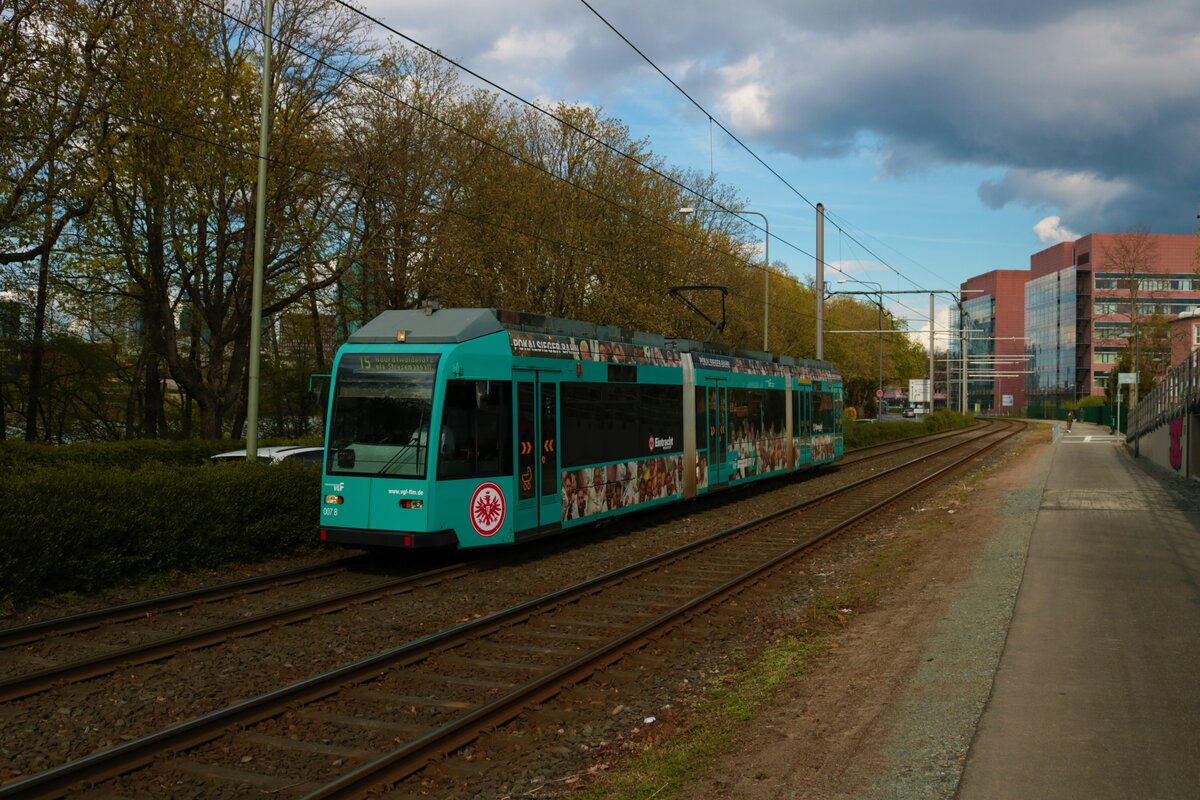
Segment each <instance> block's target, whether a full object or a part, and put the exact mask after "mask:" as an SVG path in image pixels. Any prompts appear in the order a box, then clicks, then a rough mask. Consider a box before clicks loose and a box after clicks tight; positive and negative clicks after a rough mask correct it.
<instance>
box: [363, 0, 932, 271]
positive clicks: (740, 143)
mask: <svg viewBox="0 0 1200 800" xmlns="http://www.w3.org/2000/svg"><path fill="white" fill-rule="evenodd" d="M339 2H340V0H339ZM579 2H581V3H582V4H583V5H584V6H585V7H587V9H588V10H589V11H591V12H592V13H593V14H595V15H596V17H597V19H599V20H600V21H601V22H603V23H604V24H605V25H606V26H608V28H609V30H611V31H612V32H613V33H615V34H616V35H617V36H618V37H620V39H621V41H623V42H625V44H627V45H629V47H630V48H632V49H633V51H634V52H635V53H637V54H638V55H639V56H641V57H642V59H643V60H644V61H645V62H646V63H647V64H649V65H650V66H651V67H652V68H653V69H654V71H655V72H657V73H658V74H659V75H661V76H662V77H663V78H664V79H665V80H666V81H667V82H668V83H670V84H671V85H672V86H673V87H675V89H676V90H677V91H678V92H679V93H680V94H682V95H683V96H684V97H686V98H687V99H688V100H689V101H690V102H691V103H692V105H694V106H695V107H696V108H697V109H699V110H700V112H701V113H702V114H704V115H705V116H706V117H708V121H709V124H710V125H712V124H715V125H716V126H717V127H718V128H720V129H721V130H722V131H723V132H724V133H725V135H726V136H728V137H729V138H730V139H732V140H733V141H734V142H736V143H737V144H738V146H739V147H741V148H742V149H743V150H745V151H746V152H747V153H748V154H749V155H750V156H751V157H752V158H753V159H754V160H755V161H757V162H758V163H759V164H761V165H762V166H763V167H764V168H765V169H766V170H767V171H768V172H770V173H771V174H772V175H773V176H775V177H776V178H777V179H778V180H779V182H780V183H782V184H783V185H784V186H786V187H787V188H788V189H790V190H791V191H792V193H793V194H795V195H796V196H797V197H799V198H800V199H801V200H803V201H804V202H805V203H807V204H808V205H809V206H811V207H812V208H813V209H814V210H815V209H816V205H815V204H814V203H813V202H812V201H811V200H809V199H808V198H807V197H805V195H804V193H803V192H801V191H800V190H799V189H797V188H796V187H795V186H793V185H792V184H791V183H790V182H789V181H788V180H787V179H786V178H784V177H783V176H782V175H780V174H779V172H778V171H776V170H775V168H774V167H772V166H771V165H770V164H768V163H767V162H766V161H764V160H763V159H762V158H761V157H760V156H759V155H758V154H757V153H755V152H754V151H753V150H752V149H751V148H750V147H749V146H748V145H747V144H746V143H745V142H743V141H742V140H741V139H739V138H738V137H737V135H736V134H734V133H733V132H732V131H731V130H729V129H728V128H727V127H725V125H724V124H723V123H722V122H721V121H720V120H719V119H716V118H715V117H713V115H712V112H710V111H709V110H708V109H706V108H705V107H704V106H703V105H701V104H700V103H699V102H698V101H697V100H696V99H695V98H694V97H692V96H691V95H690V94H688V93H687V91H685V90H684V88H683V87H682V86H680V85H679V84H678V83H676V82H675V80H674V79H673V78H671V76H670V75H668V74H667V73H666V72H664V71H663V70H662V68H660V67H659V66H658V64H656V63H654V61H653V60H652V59H651V58H650V57H649V56H647V55H646V54H645V53H643V52H642V51H641V49H640V48H638V46H637V45H635V44H634V43H633V42H631V41H630V40H629V37H627V36H626V35H625V34H623V33H621V31H619V30H618V29H617V28H616V26H615V25H613V24H612V23H611V22H609V21H608V20H607V19H605V17H604V15H602V14H601V13H600V12H599V11H597V10H596V9H595V8H593V7H592V5H591V4H589V3H588V2H587V0H579ZM826 218H827V219H828V215H827V216H826ZM830 221H831V222H833V225H834V227H835V228H837V229H838V230H839V231H841V232H843V233H845V235H846V236H847V237H848V238H850V239H851V240H852V241H855V242H858V240H857V239H855V238H854V236H853V235H851V234H850V232H849V231H846V230H844V229H843V228H842V227H841V226H840V225H838V223H837V222H834V221H833V220H830ZM858 244H859V246H860V247H862V248H863V249H864V250H866V251H867V252H868V253H871V254H872V255H873V256H874V257H875V259H876V260H877V261H878V262H879V263H880V264H883V265H884V266H885V267H887V268H888V269H890V270H891V271H892V272H895V273H896V275H898V276H899V277H901V278H903V279H904V280H906V281H908V282H909V283H910V284H912V285H913V286H914V287H916V288H921V287H919V286H917V283H916V282H915V281H913V280H912V279H911V278H909V277H908V276H907V275H905V274H903V273H902V272H900V271H899V270H898V269H896V268H895V267H893V266H892V265H891V264H889V263H888V262H887V261H886V260H884V259H883V258H882V257H880V256H878V255H876V254H875V253H874V252H873V251H872V250H871V249H870V248H869V247H867V246H866V245H864V244H863V243H862V242H858ZM893 249H894V248H893ZM897 252H899V251H897Z"/></svg>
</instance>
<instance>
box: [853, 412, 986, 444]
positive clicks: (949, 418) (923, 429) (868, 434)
mask: <svg viewBox="0 0 1200 800" xmlns="http://www.w3.org/2000/svg"><path fill="white" fill-rule="evenodd" d="M974 422H975V416H974V415H973V414H959V413H958V412H956V411H946V410H942V411H935V412H933V413H932V414H926V415H924V417H923V418H921V419H918V420H914V421H912V422H908V421H907V420H905V421H900V422H872V423H870V424H865V425H857V424H849V425H846V426H845V440H846V449H847V450H849V449H851V448H854V447H869V446H871V445H873V444H883V443H884V442H894V441H896V440H898V439H907V438H909V437H912V436H922V435H924V434H926V433H937V432H939V431H948V430H951V429H953V428H965V427H966V426H968V425H971V424H973V423H974Z"/></svg>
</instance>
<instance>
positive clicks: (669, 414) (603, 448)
mask: <svg viewBox="0 0 1200 800" xmlns="http://www.w3.org/2000/svg"><path fill="white" fill-rule="evenodd" d="M682 392H683V389H682V387H680V386H664V385H655V384H646V385H641V386H639V385H637V384H622V383H564V384H562V414H561V418H560V425H561V427H562V447H561V450H562V465H563V467H564V468H570V467H579V466H584V465H587V464H603V463H606V462H613V461H623V460H627V459H633V458H642V457H644V456H648V455H651V454H655V453H657V454H662V453H666V452H678V451H680V450H682V449H683V410H682V404H683V394H682ZM651 437H653V438H654V439H657V440H660V441H664V442H666V441H669V442H670V444H669V445H667V444H664V445H663V446H662V448H661V449H651V448H650V447H649V441H650V439H651Z"/></svg>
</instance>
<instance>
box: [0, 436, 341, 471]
mask: <svg viewBox="0 0 1200 800" xmlns="http://www.w3.org/2000/svg"><path fill="white" fill-rule="evenodd" d="M301 443H302V442H282V441H261V442H260V444H263V445H268V444H301ZM303 444H321V440H320V438H319V437H314V438H313V439H312V441H309V442H303ZM245 447H246V443H245V442H231V441H228V440H219V439H218V440H214V439H185V440H182V441H175V440H171V439H134V440H130V441H120V442H80V443H78V444H68V445H54V444H43V443H40V442H25V441H13V440H5V441H0V473H11V472H27V471H30V470H35V469H40V468H42V467H63V466H67V465H71V464H86V465H88V466H90V467H93V468H99V469H107V468H120V469H138V468H139V467H142V466H144V465H146V464H165V465H174V466H195V465H198V464H204V463H206V462H207V461H208V457H209V456H212V455H216V454H217V453H224V452H226V451H228V450H238V449H244V448H245Z"/></svg>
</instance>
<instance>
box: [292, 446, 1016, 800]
mask: <svg viewBox="0 0 1200 800" xmlns="http://www.w3.org/2000/svg"><path fill="white" fill-rule="evenodd" d="M1020 429H1021V426H1014V429H1013V430H1012V431H1010V432H1008V433H1006V434H1005V435H1004V436H1002V437H1000V438H997V439H996V441H994V442H992V443H990V444H988V445H986V446H985V447H984V448H983V449H981V450H978V451H975V452H972V453H969V454H968V455H966V456H965V457H963V458H961V459H959V460H958V461H955V462H953V463H951V464H949V465H947V466H945V467H942V468H941V469H939V470H937V471H936V472H933V473H931V474H930V475H927V476H926V477H924V478H922V479H921V480H919V481H917V482H916V483H913V484H911V485H909V486H905V487H903V488H901V489H900V490H899V491H897V492H893V493H892V494H890V495H888V496H887V497H885V498H884V499H883V500H880V501H878V502H876V503H875V504H873V505H871V506H869V507H867V508H866V509H864V510H862V511H859V512H857V513H856V514H854V515H852V516H850V517H848V518H846V519H844V520H841V521H839V522H836V523H834V524H833V525H831V526H829V527H828V528H825V529H824V530H821V531H818V532H817V533H814V534H812V535H810V536H808V537H806V538H805V539H804V540H803V541H802V542H799V543H797V544H796V545H794V546H793V547H791V548H789V549H788V550H786V551H785V552H783V553H781V554H779V555H777V556H774V557H772V558H770V559H768V560H767V561H764V562H763V563H761V564H759V565H757V566H755V567H752V568H751V569H749V570H747V571H745V572H743V573H742V574H741V575H738V576H737V577H734V578H732V579H730V580H728V581H726V582H725V583H723V584H721V585H719V586H717V587H715V588H713V589H710V590H709V591H707V592H705V593H704V594H702V595H699V596H697V597H695V598H693V599H692V600H689V601H687V602H686V603H684V604H682V605H680V606H678V607H676V608H674V609H672V610H670V611H668V612H666V613H664V614H662V615H660V616H659V617H657V618H655V619H653V620H651V621H649V622H646V623H644V624H643V625H641V626H640V627H638V628H637V629H635V630H632V631H629V632H627V633H625V634H622V635H621V636H618V637H616V638H614V639H612V640H610V641H609V642H606V643H604V644H602V645H600V646H599V647H597V648H595V649H593V650H592V651H591V652H589V653H586V654H584V655H582V656H580V657H578V658H576V659H575V660H573V661H571V662H569V663H567V664H564V665H562V666H561V667H558V668H557V669H555V670H552V671H551V672H547V673H545V674H543V675H541V676H539V677H538V678H535V679H534V680H532V681H530V682H528V683H526V684H524V685H522V686H519V687H517V688H516V689H513V690H512V691H510V692H508V693H506V694H504V695H501V696H500V697H497V698H496V699H495V700H493V701H491V702H489V703H487V704H485V705H482V706H479V707H477V708H475V709H474V710H472V711H469V712H467V713H466V714H463V715H461V716H459V717H457V718H455V719H454V720H451V721H450V722H447V723H445V724H443V725H441V726H439V727H437V728H435V729H433V730H431V731H429V732H428V733H426V734H424V735H422V736H420V737H418V738H416V739H413V740H412V741H410V742H408V743H407V744H405V745H403V746H402V747H400V748H397V749H396V750H394V751H392V752H391V753H388V754H386V755H384V756H381V757H379V758H377V759H375V760H374V761H370V762H367V763H366V764H363V765H361V766H359V767H357V768H356V769H354V770H351V771H350V772H348V773H346V774H345V775H343V776H341V777H340V778H338V779H336V780H334V781H331V782H330V783H328V784H326V785H325V786H322V787H320V788H318V789H316V790H314V791H312V792H309V793H308V794H306V795H304V800H332V799H333V798H352V797H354V798H357V797H363V796H365V795H366V794H367V793H368V792H369V791H370V790H373V789H378V788H380V787H381V786H383V785H387V784H391V783H394V782H396V781H399V780H403V779H404V778H406V777H408V776H409V775H412V774H414V773H416V772H419V771H420V770H421V769H423V768H424V767H425V766H426V765H427V764H428V763H430V762H431V761H432V760H433V759H435V758H437V757H440V756H443V755H445V754H446V753H451V752H454V751H455V750H458V749H460V748H462V747H465V746H466V745H468V744H470V743H471V742H472V741H474V740H475V739H477V738H478V737H479V736H480V735H481V734H483V733H485V732H487V731H488V730H491V729H493V728H495V727H497V726H499V725H503V724H505V723H506V722H509V721H511V720H512V719H514V718H515V717H517V716H518V715H520V713H521V712H522V711H523V710H525V709H526V708H528V707H529V706H532V705H538V704H540V703H543V702H545V701H546V700H548V699H550V698H551V697H553V696H554V695H556V694H557V693H558V692H560V691H561V690H563V689H564V688H567V687H569V686H573V685H574V684H576V683H579V682H580V681H582V680H584V679H586V678H588V677H590V676H591V675H592V674H593V673H595V672H596V671H597V670H600V669H603V668H604V667H606V666H609V665H610V664H612V663H614V662H616V661H619V660H620V659H622V658H624V657H625V656H626V655H628V654H629V653H630V652H633V651H635V650H637V649H640V647H642V646H644V645H645V644H646V643H648V642H649V640H650V639H651V638H652V637H653V636H654V635H655V634H659V633H661V632H663V631H664V630H666V629H670V628H674V627H677V626H678V625H680V624H682V623H683V622H685V621H686V618H687V617H690V616H694V615H695V614H697V613H699V612H701V611H704V610H705V609H707V608H708V607H710V606H712V605H714V604H715V603H717V602H719V601H720V600H722V599H724V598H725V597H726V596H727V595H730V594H733V593H735V592H738V591H741V590H742V589H744V588H746V586H748V585H749V584H750V583H752V582H754V581H755V580H757V579H759V578H760V577H762V576H763V575H764V574H766V573H768V572H771V571H773V570H775V569H776V568H778V567H779V566H781V565H782V564H784V563H786V562H788V561H790V560H792V559H793V558H795V557H796V556H797V555H799V554H800V553H802V552H804V551H806V550H808V549H809V548H811V547H812V546H813V545H815V544H817V543H819V542H821V541H823V540H825V539H827V538H829V537H830V536H832V535H834V534H835V533H838V532H839V531H842V530H844V529H846V528H848V527H851V526H853V525H855V524H857V523H858V522H860V521H862V520H863V519H864V518H866V517H868V516H870V515H872V514H875V513H877V512H878V511H880V510H881V509H883V508H885V507H886V506H888V505H891V504H892V503H893V502H895V501H896V500H898V499H900V498H901V497H904V496H906V495H909V494H911V493H912V492H914V491H916V490H917V489H919V488H921V487H923V486H925V485H926V484H928V483H931V482H932V481H935V480H937V479H938V478H940V477H941V476H943V475H944V474H945V473H947V472H949V471H951V470H954V469H956V468H958V467H959V466H961V465H962V464H964V463H966V462H969V461H973V460H975V459H977V458H978V457H979V456H980V455H982V454H983V453H985V452H987V451H988V450H990V449H992V448H994V447H996V446H997V445H999V444H1000V443H1001V442H1003V441H1005V440H1006V439H1008V438H1009V437H1011V436H1013V435H1015V434H1016V433H1017V432H1018V431H1019V430H1020ZM987 435H991V434H987ZM981 438H984V437H981ZM974 441H978V440H974ZM942 452H945V451H942Z"/></svg>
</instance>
